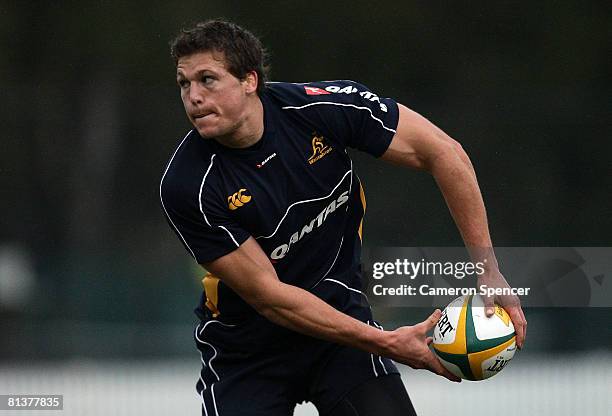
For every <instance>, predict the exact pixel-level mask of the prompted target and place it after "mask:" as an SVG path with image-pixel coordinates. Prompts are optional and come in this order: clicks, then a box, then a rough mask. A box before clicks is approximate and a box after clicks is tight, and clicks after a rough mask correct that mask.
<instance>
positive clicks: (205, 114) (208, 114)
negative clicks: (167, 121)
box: [193, 112, 215, 120]
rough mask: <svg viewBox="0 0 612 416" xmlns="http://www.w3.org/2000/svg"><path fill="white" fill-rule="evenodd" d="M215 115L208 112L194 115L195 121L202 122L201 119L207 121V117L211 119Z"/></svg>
mask: <svg viewBox="0 0 612 416" xmlns="http://www.w3.org/2000/svg"><path fill="white" fill-rule="evenodd" d="M214 115H215V113H213V112H208V113H197V114H194V115H193V119H194V120H200V119H205V118H207V117H211V116H214Z"/></svg>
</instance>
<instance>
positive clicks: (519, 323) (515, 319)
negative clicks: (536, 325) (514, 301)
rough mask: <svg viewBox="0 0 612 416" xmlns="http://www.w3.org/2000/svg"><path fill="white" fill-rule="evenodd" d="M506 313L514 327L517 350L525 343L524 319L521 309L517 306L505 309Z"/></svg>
mask: <svg viewBox="0 0 612 416" xmlns="http://www.w3.org/2000/svg"><path fill="white" fill-rule="evenodd" d="M506 312H508V315H510V319H511V320H512V324H513V325H514V332H515V333H516V346H517V347H518V348H519V349H522V348H523V343H524V342H525V323H526V321H525V318H524V315H522V311H521V308H520V307H518V306H510V307H506Z"/></svg>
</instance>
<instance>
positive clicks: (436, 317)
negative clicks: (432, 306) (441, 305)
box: [417, 309, 442, 333]
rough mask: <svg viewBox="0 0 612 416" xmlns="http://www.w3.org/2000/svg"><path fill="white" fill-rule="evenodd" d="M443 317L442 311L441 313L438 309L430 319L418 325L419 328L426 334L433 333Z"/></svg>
mask: <svg viewBox="0 0 612 416" xmlns="http://www.w3.org/2000/svg"><path fill="white" fill-rule="evenodd" d="M441 317H442V311H440V309H436V310H435V311H434V312H433V313H432V314H431V315H429V318H427V319H425V320H424V321H423V322H421V323H419V324H417V326H419V327H420V328H421V329H422V330H423V332H424V333H427V332H429V331H431V330H432V329H433V327H434V326H436V324H437V323H438V321H439V320H440V318H441Z"/></svg>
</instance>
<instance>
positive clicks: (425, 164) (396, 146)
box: [381, 104, 458, 170]
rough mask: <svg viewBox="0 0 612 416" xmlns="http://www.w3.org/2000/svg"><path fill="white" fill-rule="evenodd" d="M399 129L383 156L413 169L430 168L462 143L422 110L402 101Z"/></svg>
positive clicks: (384, 158) (387, 159)
mask: <svg viewBox="0 0 612 416" xmlns="http://www.w3.org/2000/svg"><path fill="white" fill-rule="evenodd" d="M398 108H399V121H398V125H397V129H396V133H395V135H394V136H393V139H392V140H391V143H390V144H389V147H388V148H387V150H386V152H385V153H384V154H383V155H382V157H381V159H383V160H386V161H388V162H391V163H395V164H398V165H402V166H407V167H410V168H413V169H420V170H423V169H424V170H428V169H429V167H430V166H431V163H432V161H433V160H435V159H436V158H437V157H438V156H439V155H440V154H442V153H443V152H446V151H449V150H450V151H454V150H455V149H456V147H457V146H458V143H457V142H455V141H454V140H453V139H451V138H450V137H449V136H448V135H447V134H446V133H444V132H443V131H442V130H441V129H440V128H438V127H437V126H436V125H434V124H433V123H432V122H430V121H429V120H427V119H426V118H425V117H423V116H422V115H420V114H419V113H417V112H415V111H413V110H411V109H409V108H408V107H406V106H404V105H402V104H398Z"/></svg>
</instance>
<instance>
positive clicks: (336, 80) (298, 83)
mask: <svg viewBox="0 0 612 416" xmlns="http://www.w3.org/2000/svg"><path fill="white" fill-rule="evenodd" d="M318 82H352V83H354V84H357V83H358V82H356V81H353V80H352V79H331V80H325V81H310V82H283V81H266V84H292V85H308V84H316V83H318Z"/></svg>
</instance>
